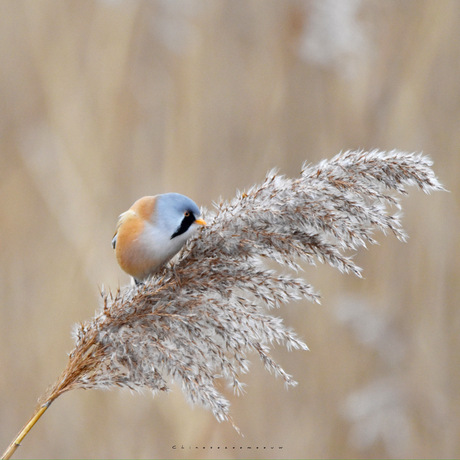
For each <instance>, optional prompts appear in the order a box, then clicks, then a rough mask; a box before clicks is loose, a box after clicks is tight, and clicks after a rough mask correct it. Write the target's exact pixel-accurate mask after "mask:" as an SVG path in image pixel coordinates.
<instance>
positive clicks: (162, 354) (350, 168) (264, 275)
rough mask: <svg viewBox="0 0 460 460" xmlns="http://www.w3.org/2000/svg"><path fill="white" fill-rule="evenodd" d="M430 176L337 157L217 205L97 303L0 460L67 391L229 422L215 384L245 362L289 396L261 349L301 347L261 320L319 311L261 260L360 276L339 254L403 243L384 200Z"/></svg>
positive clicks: (359, 157)
mask: <svg viewBox="0 0 460 460" xmlns="http://www.w3.org/2000/svg"><path fill="white" fill-rule="evenodd" d="M431 164H432V163H431V161H430V160H429V159H428V158H427V157H425V156H422V155H421V154H412V153H409V154H408V153H402V152H398V151H392V152H389V153H385V152H379V151H372V152H362V151H358V152H345V153H340V154H339V155H337V156H335V157H334V158H333V159H331V160H324V161H322V162H320V163H319V164H318V165H316V166H305V167H304V169H303V170H302V174H301V176H300V178H298V179H288V178H286V177H284V176H280V175H278V174H276V172H271V173H269V174H268V175H267V177H266V179H265V181H264V182H263V183H262V184H261V185H258V186H253V187H252V188H250V189H249V190H248V191H247V192H245V193H239V194H238V196H237V197H236V198H234V199H233V200H232V201H230V202H221V203H219V204H217V205H216V211H214V212H213V213H211V212H208V213H206V214H207V215H206V220H208V221H209V222H210V225H209V226H208V227H206V228H203V229H201V230H200V231H199V233H198V234H197V235H196V236H195V237H194V238H193V239H191V240H190V241H189V242H188V243H187V244H186V246H185V247H184V248H183V250H182V251H181V253H180V254H179V255H178V257H177V258H176V260H175V261H174V262H173V263H172V264H170V265H169V266H167V267H165V268H163V269H162V271H161V272H160V273H158V274H157V275H156V276H154V277H151V278H150V279H149V280H148V281H147V282H146V283H145V284H143V285H140V286H127V287H125V288H123V289H121V290H119V291H118V292H116V293H115V294H112V293H110V292H109V293H107V292H102V293H101V297H102V307H101V310H100V312H99V313H98V314H97V315H96V316H95V317H94V318H93V319H92V320H91V321H89V322H87V323H84V324H80V325H78V326H77V327H76V328H75V332H74V336H75V340H76V345H75V348H74V350H73V351H72V352H71V353H70V355H69V362H68V365H67V367H66V368H65V370H64V371H63V373H62V374H61V376H60V377H59V379H58V380H57V382H56V383H55V384H54V386H53V387H52V388H51V390H50V391H49V392H48V394H46V395H45V397H44V398H43V399H42V400H43V403H42V405H41V406H40V407H39V408H38V409H37V412H36V413H35V414H34V416H33V417H32V419H31V421H30V422H29V423H28V424H27V425H26V426H25V427H24V429H23V430H22V431H21V433H20V434H19V436H18V437H17V438H16V439H15V441H13V443H12V444H11V445H10V447H9V449H8V450H7V451H6V452H5V454H4V457H3V458H9V457H10V456H11V455H12V453H13V452H14V450H15V449H16V447H17V446H18V445H19V442H20V441H21V440H22V439H23V438H24V436H25V435H26V434H27V432H28V431H29V430H30V428H31V427H32V426H33V424H34V423H35V422H36V421H37V420H38V418H39V417H40V416H41V415H42V414H43V413H44V411H45V410H46V408H47V407H49V405H50V404H51V403H52V402H53V401H54V400H55V399H56V398H57V397H58V396H59V395H61V394H62V393H64V392H66V391H69V390H72V389H76V388H84V389H90V388H94V389H101V388H110V387H113V386H115V385H118V386H121V387H128V388H131V389H134V390H140V389H143V388H148V389H150V390H152V391H153V392H154V393H155V392H157V391H165V390H167V389H168V385H167V381H166V377H170V378H172V379H173V380H175V381H177V382H180V384H181V385H182V389H183V392H184V393H185V395H186V396H187V398H188V399H189V400H190V401H191V402H192V403H199V404H201V405H203V406H205V407H206V408H208V409H210V410H211V411H212V412H213V414H214V416H215V417H216V418H217V420H219V421H223V420H230V421H231V419H230V416H229V402H228V401H227V400H226V399H225V398H224V396H223V395H222V394H220V393H219V392H218V391H217V390H216V387H215V380H216V379H218V378H223V379H225V380H226V381H227V382H229V383H230V384H231V385H232V386H233V388H234V389H235V391H236V392H240V391H241V390H242V388H243V384H242V383H241V382H240V380H239V379H240V377H239V376H240V375H241V374H242V373H245V372H247V371H248V361H247V354H248V352H250V351H255V352H257V354H258V355H259V356H260V358H261V359H262V361H263V363H264V365H265V368H266V369H267V370H268V371H270V372H272V373H273V374H275V375H276V376H279V377H281V378H282V379H283V380H284V381H285V383H286V385H295V384H296V382H295V381H294V380H293V378H292V377H291V376H290V375H288V374H287V373H286V372H285V371H284V370H283V369H282V368H281V367H280V366H279V365H278V364H277V363H276V362H275V361H274V360H273V359H272V358H271V357H270V354H269V351H270V345H271V344H272V343H273V342H277V343H281V344H283V345H285V346H286V347H287V348H288V349H292V348H295V349H303V350H306V349H307V346H306V345H305V344H304V343H303V342H302V340H300V339H299V338H298V337H297V336H296V335H295V333H294V332H293V331H291V330H290V329H288V328H287V327H286V326H284V324H283V323H282V321H281V319H279V318H275V317H273V316H271V315H270V314H269V313H267V309H268V310H270V309H272V308H273V307H278V306H280V305H281V304H285V303H288V302H289V301H291V300H294V299H299V298H307V299H309V300H311V301H314V302H318V301H319V296H318V294H316V293H315V291H314V290H313V288H312V287H311V286H310V285H309V284H307V283H306V282H305V281H304V280H303V279H300V278H296V277H293V276H287V275H281V274H279V273H277V272H276V271H273V270H269V269H267V268H265V267H264V266H263V263H262V260H263V258H268V259H272V260H274V261H276V262H278V263H279V264H281V265H286V266H288V267H290V268H292V269H294V271H297V270H298V269H299V268H300V265H299V262H300V261H305V262H308V263H310V264H314V263H315V261H316V260H319V261H321V262H325V263H328V264H329V265H331V266H332V267H335V268H337V269H339V270H340V271H341V272H351V273H354V274H355V275H357V276H360V270H361V269H360V268H359V267H357V266H356V265H355V263H354V262H353V260H352V259H351V258H350V256H348V255H346V252H348V251H349V250H356V249H357V248H359V247H361V246H366V244H368V243H375V240H374V239H373V236H372V235H373V232H374V230H375V229H378V230H381V231H383V232H384V233H386V232H388V231H390V232H392V233H394V234H395V235H396V237H397V238H399V239H401V240H404V239H405V233H404V231H403V229H402V227H401V222H400V219H399V216H398V215H397V214H396V215H389V214H388V213H387V208H386V205H388V204H389V205H394V206H396V207H397V208H399V207H400V206H399V201H398V199H397V198H396V197H395V196H393V195H391V194H389V190H391V189H393V190H396V191H397V192H399V193H402V194H404V193H406V191H405V188H404V186H405V185H417V186H419V187H420V188H421V189H422V190H423V191H424V192H430V191H434V190H442V189H443V187H442V186H441V184H440V183H439V182H438V180H437V179H436V177H435V175H434V173H433V171H432V170H431V168H430V166H431ZM234 426H235V425H234ZM235 428H236V427H235Z"/></svg>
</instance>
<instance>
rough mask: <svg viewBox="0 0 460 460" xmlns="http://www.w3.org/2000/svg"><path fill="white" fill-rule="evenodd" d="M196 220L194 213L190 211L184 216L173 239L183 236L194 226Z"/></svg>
mask: <svg viewBox="0 0 460 460" xmlns="http://www.w3.org/2000/svg"><path fill="white" fill-rule="evenodd" d="M195 220H196V219H195V216H194V215H193V212H191V211H188V213H187V215H184V218H183V219H182V222H181V224H180V226H179V228H178V229H177V230H176V231H175V232H174V233H173V234H172V236H171V239H173V238H175V237H176V236H179V235H182V233H185V232H186V231H187V230H188V229H189V228H190V226H191V225H192V224H193V222H195Z"/></svg>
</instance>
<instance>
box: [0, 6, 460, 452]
mask: <svg viewBox="0 0 460 460" xmlns="http://www.w3.org/2000/svg"><path fill="white" fill-rule="evenodd" d="M459 23H460V3H459V2H457V1H455V0H452V1H450V0H437V1H429V0H428V1H423V0H419V1H417V2H414V1H402V0H401V1H386V2H381V1H378V0H367V1H362V0H316V1H313V0H312V1H296V0H292V1H291V0H286V1H272V0H264V1H262V0H246V1H231V0H213V1H207V0H188V1H185V0H183V1H178V0H152V1H145V0H125V1H123V0H104V1H102V0H99V1H95V0H93V1H90V0H80V1H78V2H73V1H59V0H29V1H27V0H1V1H0V98H1V99H0V100H1V112H0V146H1V150H0V209H1V212H0V235H1V238H0V247H1V251H0V308H1V313H0V315H1V316H0V328H1V329H0V341H1V348H0V365H1V369H2V372H1V377H0V391H1V411H0V444H1V445H2V446H3V447H6V446H7V444H8V443H9V441H11V438H12V437H13V435H15V434H16V432H17V431H18V430H19V428H20V427H21V426H22V424H23V423H24V422H25V421H26V420H27V418H28V417H29V415H31V413H32V411H33V408H34V406H35V404H36V401H37V398H38V397H39V396H40V395H41V394H42V393H43V391H44V390H45V388H46V387H47V386H48V385H50V384H51V383H53V382H54V380H55V379H56V378H57V376H58V375H59V373H60V372H61V370H62V369H63V368H64V366H65V364H66V361H67V356H66V353H67V352H68V351H70V350H71V348H72V344H73V342H72V340H71V337H70V331H71V327H72V325H73V324H74V323H76V322H79V321H83V320H86V319H89V318H90V317H91V316H92V315H93V313H94V311H95V310H96V308H97V306H98V290H99V288H100V286H102V285H104V286H106V287H108V288H111V289H116V288H117V286H119V285H124V284H125V283H127V282H128V281H129V280H128V277H127V276H126V275H125V274H124V273H122V272H121V270H120V269H119V268H118V266H117V264H116V261H115V258H114V255H113V254H112V249H111V246H110V241H111V237H112V234H113V230H114V226H115V222H116V219H117V216H118V214H120V213H121V212H122V211H124V210H126V209H127V208H128V207H129V206H130V205H131V204H132V202H133V201H134V200H135V199H137V198H138V197H140V196H142V195H147V194H156V193H161V192H166V191H176V192H180V193H184V194H186V195H188V196H190V197H192V198H193V199H194V200H195V201H196V202H197V203H199V204H200V205H203V206H205V207H208V208H211V206H212V201H213V200H217V199H218V198H219V197H220V196H222V197H224V198H231V197H232V196H233V195H234V193H235V190H236V189H237V188H240V189H242V188H245V187H248V186H250V185H252V184H253V183H254V182H260V181H261V180H262V179H263V177H264V174H265V173H266V171H267V170H268V169H270V168H272V167H279V168H280V170H281V172H282V173H285V174H288V175H291V176H292V175H297V174H298V172H299V170H300V168H301V165H302V163H303V162H304V161H308V162H316V161H319V160H320V159H322V158H325V157H332V156H333V155H334V154H336V153H338V152H339V151H340V150H346V149H358V148H363V149H372V148H380V149H387V150H388V149H392V148H398V149H401V150H408V151H424V152H425V153H426V154H428V155H430V156H431V157H432V158H433V159H434V161H435V165H434V169H435V171H436V172H437V174H438V176H439V177H440V179H441V181H442V182H443V183H444V185H445V186H446V187H447V188H448V189H449V190H450V192H451V193H437V194H435V195H432V196H425V195H423V194H422V193H421V192H419V191H417V190H415V189H413V190H412V191H411V194H410V196H409V197H408V198H407V199H405V200H404V203H403V206H404V211H405V217H404V225H405V228H406V230H407V231H408V233H409V235H410V239H409V241H408V243H407V244H402V243H400V242H398V241H397V240H396V239H395V238H392V237H384V236H383V235H381V236H379V237H378V239H379V241H380V246H375V247H372V248H370V250H369V251H363V252H360V253H359V254H358V255H357V260H358V263H359V265H361V266H362V267H364V276H365V279H364V280H359V279H355V278H354V277H353V276H351V275H350V276H343V275H340V274H339V273H335V272H334V270H333V269H332V268H328V267H321V266H320V267H317V268H315V267H306V271H305V276H306V277H307V279H308V280H309V281H310V282H311V283H312V284H313V285H314V286H315V287H316V288H317V289H319V290H320V291H321V293H322V296H323V306H317V305H312V304H305V305H304V304H303V303H300V302H299V303H298V304H296V305H292V306H288V307H286V308H283V309H282V310H280V311H279V312H275V313H276V314H279V315H280V316H282V317H283V318H284V319H285V322H286V323H287V324H289V325H291V326H293V327H295V329H296V331H297V332H298V333H299V335H300V336H301V337H303V338H304V339H305V340H306V342H307V343H308V345H309V346H310V348H311V351H310V352H308V353H304V352H292V353H285V352H284V350H282V349H278V350H276V351H277V353H276V358H277V359H278V360H279V362H280V364H282V365H283V367H284V368H285V369H286V370H287V371H288V372H290V373H291V374H293V375H294V377H295V378H296V379H297V380H298V381H299V385H298V386H297V387H296V388H295V389H290V390H289V391H285V389H284V388H283V384H282V382H281V381H280V380H277V379H275V378H274V377H272V376H269V375H267V374H266V372H265V371H264V370H263V366H262V365H261V364H260V363H259V362H258V357H256V356H253V361H254V364H253V366H252V371H251V373H250V374H249V375H247V376H245V378H244V381H245V382H246V383H247V384H248V387H247V394H246V395H245V396H243V397H239V398H238V397H234V396H232V395H231V394H230V392H227V395H228V397H230V399H231V401H232V414H233V417H234V419H235V421H236V423H237V424H238V425H239V426H240V427H241V429H242V431H243V432H244V434H245V437H244V438H240V437H239V436H238V435H237V433H236V432H234V430H233V429H232V427H231V425H230V424H228V423H227V424H219V423H217V422H216V421H215V420H214V418H213V416H212V414H211V413H208V412H206V411H204V410H203V409H201V408H199V407H195V408H191V407H190V406H189V405H188V404H187V403H186V402H185V401H184V398H183V397H182V394H181V392H180V390H178V389H177V388H175V389H174V391H173V392H172V393H170V394H168V395H159V396H157V397H155V398H152V397H151V395H150V394H148V393H146V394H145V395H138V394H136V395H131V394H129V392H126V391H119V390H115V391H110V392H96V391H88V392H85V391H74V392H70V393H69V394H65V395H63V396H62V397H61V398H59V399H58V401H56V402H55V404H54V405H53V407H52V408H51V409H50V410H49V411H48V412H47V413H46V415H45V416H44V417H43V419H42V420H40V422H39V423H38V425H37V426H36V427H35V428H34V429H33V431H32V432H31V433H30V435H29V436H28V437H27V438H26V439H25V442H24V444H23V446H22V447H21V448H20V451H19V452H18V454H19V455H18V456H19V457H22V458H41V457H45V458H154V457H161V458H185V457H196V458H209V457H211V458H215V457H222V458H223V457H233V458H245V457H253V458H257V457H265V458H267V457H270V458H284V457H288V458H299V457H300V458H303V457H316V458H325V457H329V458H332V457H336V458H349V457H356V458H382V457H412V458H421V457H436V458H442V457H458V456H460V358H459V351H460V335H459V328H460V310H459V308H458V307H459V299H460V288H459V281H458V280H459V274H460V264H459V261H458V260H459V257H458V255H459V243H460V240H459V235H458V234H459V232H458V227H459V212H458V206H459V198H460V190H459V181H458V175H459V172H460V153H459V146H460V129H459V127H460V77H459V75H460V28H459V27H458V24H459ZM173 445H176V446H177V447H178V448H177V449H172V446H173ZM182 445H183V446H184V447H185V449H184V450H181V449H180V447H181V446H182ZM234 446H235V447H236V449H233V447H234ZM272 446H273V447H274V449H271V447H272ZM3 447H2V448H3ZM190 447H191V449H190ZM225 447H227V449H225ZM240 447H241V448H240ZM248 447H251V449H248ZM280 447H282V449H280Z"/></svg>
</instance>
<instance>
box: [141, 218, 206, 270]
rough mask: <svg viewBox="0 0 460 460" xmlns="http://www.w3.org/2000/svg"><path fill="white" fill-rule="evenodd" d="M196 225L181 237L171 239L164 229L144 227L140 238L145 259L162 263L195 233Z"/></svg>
mask: <svg viewBox="0 0 460 460" xmlns="http://www.w3.org/2000/svg"><path fill="white" fill-rule="evenodd" d="M196 229H197V225H196V224H192V225H191V227H190V228H189V229H188V230H187V231H186V232H185V233H183V234H182V235H178V236H176V237H175V238H172V239H171V236H170V235H169V233H168V232H166V231H165V230H164V229H158V228H157V227H154V226H146V227H145V230H144V232H143V234H142V236H141V241H140V242H141V245H142V247H143V248H144V250H145V252H146V255H147V257H149V258H151V259H152V260H157V261H158V262H159V263H164V262H166V261H167V260H169V259H170V258H171V257H173V256H174V255H175V254H176V253H177V252H179V251H180V249H181V248H182V246H183V245H184V244H185V242H186V241H187V239H188V238H190V236H192V234H193V233H194V232H195V231H196Z"/></svg>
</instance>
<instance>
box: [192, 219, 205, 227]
mask: <svg viewBox="0 0 460 460" xmlns="http://www.w3.org/2000/svg"><path fill="white" fill-rule="evenodd" d="M195 224H198V225H203V227H205V226H206V222H205V221H204V220H203V219H197V220H196V221H195Z"/></svg>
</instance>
